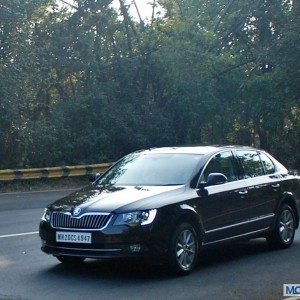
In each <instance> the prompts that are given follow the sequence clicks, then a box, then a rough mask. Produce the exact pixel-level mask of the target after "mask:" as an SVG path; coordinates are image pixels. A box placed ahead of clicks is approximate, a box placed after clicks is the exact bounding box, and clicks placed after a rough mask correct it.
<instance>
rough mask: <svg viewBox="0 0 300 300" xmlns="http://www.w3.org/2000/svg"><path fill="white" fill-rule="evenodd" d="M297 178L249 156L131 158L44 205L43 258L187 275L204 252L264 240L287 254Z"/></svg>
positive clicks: (253, 153) (204, 152)
mask: <svg viewBox="0 0 300 300" xmlns="http://www.w3.org/2000/svg"><path fill="white" fill-rule="evenodd" d="M299 210H300V185H299V177H296V176H293V175H290V174H289V173H288V171H287V169H286V168H285V167H284V166H283V165H282V164H280V163H279V162H278V161H277V160H276V159H274V158H273V157H272V156H271V155H269V154H268V153H266V152H264V151H261V150H257V149H253V148H248V147H229V146H228V147H178V148H174V147H173V148H155V149H149V150H145V151H139V152H135V153H132V154H129V155H127V156H125V157H124V158H122V159H121V160H119V161H118V162H117V163H115V164H114V165H113V166H112V167H111V168H110V169H109V170H107V171H106V172H105V173H104V174H102V175H100V176H98V177H97V178H96V180H95V181H94V182H93V183H92V184H91V185H90V186H87V187H85V188H83V189H82V190H79V191H77V192H75V193H73V194H71V195H69V196H67V197H65V198H62V199H60V200H58V201H56V202H54V203H53V204H51V205H49V206H48V207H47V208H46V210H45V213H44V215H43V217H42V220H41V223H40V231H39V232H40V237H41V239H42V248H41V249H42V251H44V252H45V253H47V254H52V255H53V256H55V257H56V258H57V259H58V260H59V261H61V262H63V263H77V262H78V263H79V262H82V261H83V260H84V259H85V258H119V257H141V258H148V259H150V260H151V259H152V260H153V261H155V262H156V261H157V260H158V258H159V259H160V260H161V261H162V262H164V263H166V264H167V265H168V266H169V267H170V268H171V269H172V270H173V271H175V272H177V273H181V274H184V273H188V272H190V271H191V270H192V269H193V268H194V267H195V265H196V263H197V259H198V256H199V253H200V251H201V250H202V249H203V248H205V247H206V246H207V245H211V244H217V243H220V242H224V241H231V240H238V239H250V238H257V237H265V238H266V239H267V242H268V243H269V245H270V246H271V247H275V248H288V247H289V246H291V244H292V243H293V239H294V235H295V230H296V229H297V228H298V225H299Z"/></svg>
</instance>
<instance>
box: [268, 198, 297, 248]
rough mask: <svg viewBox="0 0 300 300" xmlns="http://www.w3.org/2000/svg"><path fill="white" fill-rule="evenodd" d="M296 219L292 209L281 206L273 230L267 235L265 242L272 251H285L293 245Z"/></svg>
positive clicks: (285, 205) (284, 205)
mask: <svg viewBox="0 0 300 300" xmlns="http://www.w3.org/2000/svg"><path fill="white" fill-rule="evenodd" d="M295 226H296V219H295V213H294V211H293V209H292V208H291V207H290V206H289V205H287V204H283V205H282V206H281V207H280V209H279V211H278V214H277V217H276V224H275V228H274V230H273V231H272V232H270V233H269V234H268V236H267V237H266V238H267V242H268V244H269V246H270V247H271V248H272V249H285V248H288V247H290V246H291V245H292V244H293V241H294V237H295Z"/></svg>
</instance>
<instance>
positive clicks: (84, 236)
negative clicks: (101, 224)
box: [56, 231, 92, 244]
mask: <svg viewBox="0 0 300 300" xmlns="http://www.w3.org/2000/svg"><path fill="white" fill-rule="evenodd" d="M56 241H57V242H63V243H80V244H91V243H92V234H91V233H87V232H68V231H56Z"/></svg>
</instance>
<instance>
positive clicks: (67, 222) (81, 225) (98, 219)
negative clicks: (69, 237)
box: [51, 212, 111, 230]
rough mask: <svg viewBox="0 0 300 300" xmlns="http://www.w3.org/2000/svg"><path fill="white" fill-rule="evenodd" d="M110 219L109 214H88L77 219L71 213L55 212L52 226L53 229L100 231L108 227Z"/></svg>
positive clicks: (52, 217)
mask: <svg viewBox="0 0 300 300" xmlns="http://www.w3.org/2000/svg"><path fill="white" fill-rule="evenodd" d="M110 217H111V215H110V214H107V213H103V214H101V213H97V214H92V213H88V214H83V215H82V216H80V217H76V218H75V217H72V216H71V214H70V213H61V212H53V213H52V216H51V226H52V227H53V228H66V229H68V228H70V229H86V230H89V229H90V230H100V229H102V228H103V227H106V226H107V224H108V222H109V220H110Z"/></svg>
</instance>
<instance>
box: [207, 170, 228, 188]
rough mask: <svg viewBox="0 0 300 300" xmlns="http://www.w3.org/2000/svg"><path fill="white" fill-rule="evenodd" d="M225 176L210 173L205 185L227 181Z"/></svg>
mask: <svg viewBox="0 0 300 300" xmlns="http://www.w3.org/2000/svg"><path fill="white" fill-rule="evenodd" d="M227 181H228V179H227V177H226V176H225V175H224V174H222V173H210V174H209V175H208V178H207V182H206V184H205V185H206V186H210V185H217V184H222V183H225V182H227Z"/></svg>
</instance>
